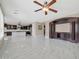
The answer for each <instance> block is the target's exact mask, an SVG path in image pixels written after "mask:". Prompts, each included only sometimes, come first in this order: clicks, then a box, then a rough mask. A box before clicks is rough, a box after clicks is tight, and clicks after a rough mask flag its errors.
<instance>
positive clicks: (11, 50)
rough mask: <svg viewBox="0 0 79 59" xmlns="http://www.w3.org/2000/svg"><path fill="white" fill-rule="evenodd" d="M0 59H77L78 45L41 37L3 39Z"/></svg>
mask: <svg viewBox="0 0 79 59" xmlns="http://www.w3.org/2000/svg"><path fill="white" fill-rule="evenodd" d="M0 59H79V44H74V43H70V42H67V41H63V40H57V39H50V40H49V39H45V38H43V37H38V38H33V37H30V36H28V37H5V41H4V45H3V48H1V49H0Z"/></svg>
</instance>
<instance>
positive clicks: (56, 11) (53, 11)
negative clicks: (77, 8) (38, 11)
mask: <svg viewBox="0 0 79 59" xmlns="http://www.w3.org/2000/svg"><path fill="white" fill-rule="evenodd" d="M49 10H50V11H52V12H55V13H57V10H54V9H51V8H49Z"/></svg>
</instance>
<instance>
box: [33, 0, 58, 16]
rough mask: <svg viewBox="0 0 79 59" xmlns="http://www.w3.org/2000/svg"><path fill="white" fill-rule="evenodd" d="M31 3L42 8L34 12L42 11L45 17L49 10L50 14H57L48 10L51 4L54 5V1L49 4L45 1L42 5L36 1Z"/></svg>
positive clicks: (53, 10)
mask: <svg viewBox="0 0 79 59" xmlns="http://www.w3.org/2000/svg"><path fill="white" fill-rule="evenodd" d="M33 2H34V3H36V4H38V5H39V6H41V7H42V8H40V9H38V10H35V12H38V11H40V10H43V11H44V12H45V15H47V14H48V11H49V10H50V11H52V12H54V13H57V10H55V9H51V8H50V6H51V5H52V4H54V3H56V0H52V1H51V2H49V3H48V2H47V1H45V2H44V5H42V4H41V3H39V2H37V1H33Z"/></svg>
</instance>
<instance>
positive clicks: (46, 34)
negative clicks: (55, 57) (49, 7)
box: [45, 22, 49, 38]
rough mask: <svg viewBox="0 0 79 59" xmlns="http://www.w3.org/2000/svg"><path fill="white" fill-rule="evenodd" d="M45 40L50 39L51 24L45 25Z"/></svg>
mask: <svg viewBox="0 0 79 59" xmlns="http://www.w3.org/2000/svg"><path fill="white" fill-rule="evenodd" d="M45 38H49V22H46V23H45Z"/></svg>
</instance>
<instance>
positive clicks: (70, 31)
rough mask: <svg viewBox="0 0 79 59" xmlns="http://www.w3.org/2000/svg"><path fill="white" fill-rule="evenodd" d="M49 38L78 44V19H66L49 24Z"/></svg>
mask: <svg viewBox="0 0 79 59" xmlns="http://www.w3.org/2000/svg"><path fill="white" fill-rule="evenodd" d="M49 32H50V33H49V34H50V38H56V39H61V40H65V41H70V42H75V43H77V42H79V17H66V18H61V19H57V20H55V21H52V22H50V30H49Z"/></svg>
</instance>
